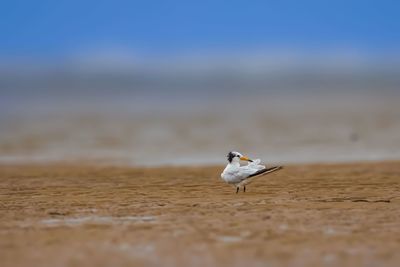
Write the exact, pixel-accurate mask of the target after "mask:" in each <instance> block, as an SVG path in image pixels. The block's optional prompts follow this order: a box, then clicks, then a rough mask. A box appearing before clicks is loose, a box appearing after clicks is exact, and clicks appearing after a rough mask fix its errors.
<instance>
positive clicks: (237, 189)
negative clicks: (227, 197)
mask: <svg viewBox="0 0 400 267" xmlns="http://www.w3.org/2000/svg"><path fill="white" fill-rule="evenodd" d="M237 193H239V186H238V187H236V194H237Z"/></svg>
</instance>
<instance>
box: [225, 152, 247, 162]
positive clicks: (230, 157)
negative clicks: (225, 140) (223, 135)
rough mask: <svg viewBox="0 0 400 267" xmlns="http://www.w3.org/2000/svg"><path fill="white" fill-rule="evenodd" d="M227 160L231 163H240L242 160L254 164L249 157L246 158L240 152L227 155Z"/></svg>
mask: <svg viewBox="0 0 400 267" xmlns="http://www.w3.org/2000/svg"><path fill="white" fill-rule="evenodd" d="M227 158H228V161H229V163H232V162H239V161H241V160H245V161H250V162H253V161H252V160H251V159H249V158H248V157H245V156H243V155H242V154H240V153H239V152H236V151H231V152H229V153H228V155H227Z"/></svg>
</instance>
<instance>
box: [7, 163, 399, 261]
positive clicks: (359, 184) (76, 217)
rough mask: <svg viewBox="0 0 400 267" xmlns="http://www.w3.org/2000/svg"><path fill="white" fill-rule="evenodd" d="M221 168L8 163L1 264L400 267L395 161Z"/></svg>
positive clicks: (397, 187)
mask: <svg viewBox="0 0 400 267" xmlns="http://www.w3.org/2000/svg"><path fill="white" fill-rule="evenodd" d="M222 168H223V166H209V167H204V168H203V167H202V168H200V167H158V168H139V167H136V168H134V167H122V166H119V167H109V166H102V165H90V164H85V163H80V164H66V163H57V164H42V165H29V164H24V165H18V164H14V165H13V164H3V165H2V166H1V167H0V199H1V200H0V217H1V220H0V259H1V262H2V263H1V265H2V266H3V267H17V266H322V265H324V266H398V265H399V263H400V254H399V253H398V251H399V248H400V238H399V236H400V213H399V210H400V194H399V190H400V176H399V173H400V162H398V161H392V162H376V163H372V162H366V163H352V164H335V165H333V164H321V165H290V166H286V167H285V169H283V170H281V171H279V172H276V173H273V174H271V175H268V176H265V177H262V178H261V179H258V180H256V181H255V182H254V183H253V184H251V185H250V186H248V189H247V192H246V193H242V192H241V193H239V194H235V190H234V188H232V187H230V186H228V185H226V184H224V183H223V181H222V180H221V179H220V178H219V174H220V171H221V169H222Z"/></svg>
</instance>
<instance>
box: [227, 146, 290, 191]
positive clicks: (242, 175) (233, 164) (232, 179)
mask: <svg viewBox="0 0 400 267" xmlns="http://www.w3.org/2000/svg"><path fill="white" fill-rule="evenodd" d="M227 157H228V165H226V167H225V169H224V171H223V172H222V173H221V178H222V179H223V180H224V181H225V182H227V183H228V184H231V185H233V186H235V187H236V193H238V192H239V189H240V188H241V187H243V192H246V185H247V184H249V183H250V182H252V181H253V180H254V178H256V177H259V176H262V175H265V174H268V173H271V172H274V171H277V170H280V169H282V168H283V167H282V166H275V167H272V168H266V167H265V166H264V165H260V160H259V159H256V160H251V159H249V158H248V157H245V156H243V155H242V154H240V153H239V152H236V151H231V152H229V153H228V156H227ZM241 160H245V161H248V162H249V163H248V164H247V165H244V166H240V161H241Z"/></svg>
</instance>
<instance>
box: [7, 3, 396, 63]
mask: <svg viewBox="0 0 400 267" xmlns="http://www.w3.org/2000/svg"><path fill="white" fill-rule="evenodd" d="M399 14H400V2H399V1H394V0H393V1H385V0H383V1H379V0H376V1H368V0H364V1H351V0H349V1H341V0H338V1H333V0H332V1H328V0H319V1H301V0H298V1H289V0H286V1H285V0H282V1H279V0H275V1H255V0H254V1H250V0H249V1H234V0H231V1H217V0H215V1H167V0H165V1H162V0H153V1H151V0H148V1H101V0H89V1H73V0H70V1H63V0H57V1H54V0H53V1H33V0H32V1H21V0H14V1H12V0H10V1H3V2H2V3H1V9H0V56H2V57H4V56H5V57H7V56H9V57H14V56H17V57H18V56H22V57H23V56H26V57H30V56H33V57H58V56H63V55H68V54H70V53H75V52H79V51H81V50H85V49H90V48H96V47H103V46H117V47H125V48H128V49H132V50H133V51H137V52H138V53H150V54H157V53H175V52H179V51H192V50H194V51H196V50H225V49H233V50H235V49H236V50H237V49H252V48H253V47H257V48H260V47H267V48H268V47H274V48H279V47H285V48H306V49H322V50H324V49H331V48H335V47H351V48H353V49H362V50H368V51H378V52H386V51H397V50H398V47H399V45H400V19H399Z"/></svg>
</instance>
